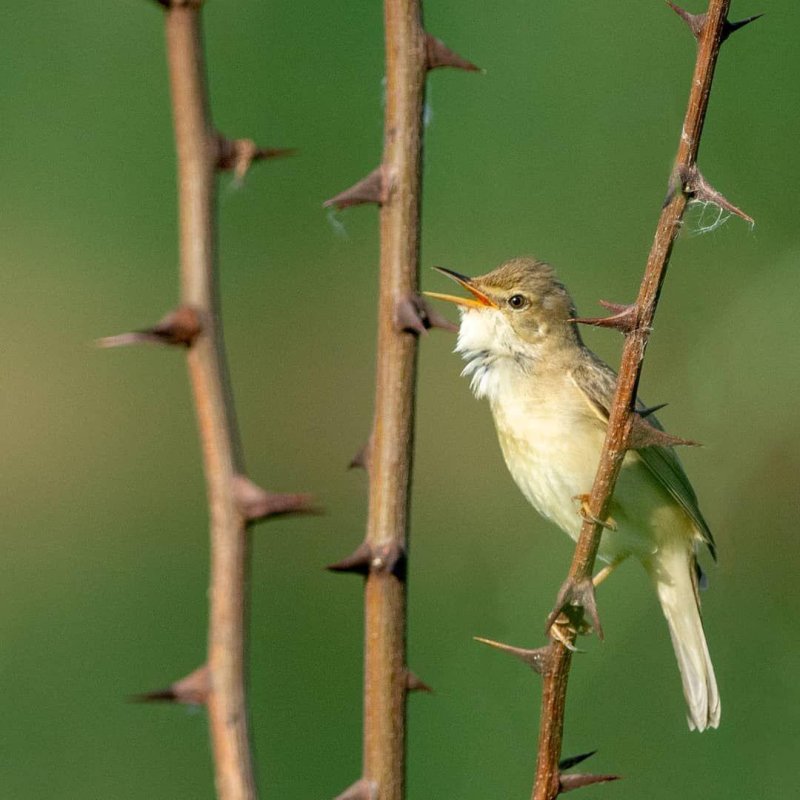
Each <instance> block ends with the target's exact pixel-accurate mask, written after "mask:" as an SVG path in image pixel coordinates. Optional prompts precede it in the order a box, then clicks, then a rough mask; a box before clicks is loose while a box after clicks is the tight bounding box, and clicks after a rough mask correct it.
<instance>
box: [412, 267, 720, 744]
mask: <svg viewBox="0 0 800 800" xmlns="http://www.w3.org/2000/svg"><path fill="white" fill-rule="evenodd" d="M439 271H440V272H442V273H444V274H445V275H447V276H448V277H450V278H452V279H453V280H455V281H456V282H457V283H459V284H460V285H461V286H462V287H463V288H464V289H466V290H467V291H468V292H469V294H470V295H471V297H469V298H463V297H453V296H451V295H442V294H438V293H433V292H426V294H428V295H430V296H431V297H437V298H439V299H441V300H448V301H450V302H452V303H456V304H458V306H459V308H460V311H461V326H460V328H459V334H458V344H457V346H456V351H457V352H458V353H460V354H461V355H462V356H463V358H464V360H465V361H466V362H467V365H466V367H465V368H464V371H463V373H462V374H464V375H466V376H468V377H469V378H470V385H471V388H472V391H473V392H474V394H475V396H476V397H477V398H486V399H487V400H488V401H489V405H490V407H491V410H492V415H493V417H494V422H495V427H496V429H497V435H498V438H499V441H500V447H501V448H502V451H503V456H504V457H505V462H506V465H507V466H508V469H509V471H510V472H511V475H512V477H513V478H514V480H515V481H516V483H517V486H519V488H520V489H521V491H522V493H523V494H524V495H525V497H526V498H527V499H528V501H529V502H530V503H531V504H532V505H533V506H534V508H536V510H537V511H538V512H539V513H540V514H542V515H543V516H545V517H547V518H548V519H550V520H552V521H553V522H555V523H556V525H558V526H559V527H560V528H562V529H563V530H564V531H565V532H566V533H568V534H569V535H570V536H571V537H572V538H573V539H576V540H577V538H578V535H579V534H580V529H581V523H582V517H583V516H584V514H585V508H584V504H585V501H586V499H587V498H588V495H589V492H590V491H591V488H592V483H593V482H594V477H595V473H596V471H597V466H598V462H599V460H600V452H601V449H602V446H603V440H604V438H605V434H606V427H607V424H608V410H609V408H610V407H611V402H612V398H613V396H614V389H615V386H616V375H615V373H614V372H613V370H612V369H611V368H610V367H609V366H608V365H607V364H605V363H604V362H603V361H602V360H601V359H599V358H598V357H597V356H596V355H595V354H594V353H592V351H591V350H589V349H588V348H587V347H586V346H585V345H584V344H583V341H582V340H581V337H580V333H579V332H578V328H577V325H576V324H575V322H573V321H572V320H573V319H574V317H575V315H576V312H575V306H574V303H573V301H572V298H571V297H570V295H569V293H568V292H567V290H566V289H565V288H564V286H563V285H562V284H561V283H559V281H558V280H557V278H556V276H555V273H554V271H553V269H552V267H550V266H549V265H548V264H544V263H542V262H540V261H536V260H534V259H530V258H515V259H513V260H511V261H508V262H506V263H505V264H502V265H501V266H499V267H498V268H497V269H495V270H493V271H492V272H490V273H488V274H487V275H483V276H481V277H478V278H468V277H465V276H463V275H459V274H457V273H455V272H451V271H450V270H444V269H440V270H439ZM639 407H640V408H644V406H643V405H639ZM648 422H650V423H652V424H653V425H654V426H656V427H658V428H659V429H660V428H661V426H660V425H659V423H658V422H657V420H655V418H654V417H653V416H652V415H650V416H648ZM605 524H606V526H607V527H606V530H604V532H603V535H602V538H601V541H600V550H599V553H598V556H599V558H600V559H602V560H603V561H604V562H606V564H607V566H606V567H604V568H603V569H602V570H600V572H599V573H598V575H597V576H595V583H596V584H597V583H599V582H600V580H602V579H604V578H606V577H607V576H608V574H610V572H611V571H612V570H613V569H614V568H615V567H616V566H617V565H618V564H620V563H621V562H622V561H624V560H625V559H626V558H627V557H628V556H631V555H633V556H635V557H636V558H638V559H639V560H640V561H641V562H642V564H643V565H644V568H645V569H646V570H647V572H648V574H649V575H650V577H651V578H652V580H653V582H654V584H655V588H656V593H657V594H658V599H659V601H660V603H661V608H662V610H663V612H664V616H665V617H666V619H667V623H668V625H669V631H670V635H671V637H672V644H673V646H674V649H675V656H676V657H677V660H678V666H679V668H680V673H681V680H682V682H683V693H684V695H685V697H686V702H687V705H688V722H689V727H690V728H691V729H693V730H694V729H697V730H700V731H702V730H705V729H706V728H716V727H717V725H718V724H719V718H720V699H719V692H718V691H717V682H716V679H715V677H714V667H713V666H712V664H711V658H710V656H709V653H708V645H707V644H706V639H705V635H704V633H703V625H702V622H701V620H700V600H699V595H698V582H699V580H700V577H701V575H702V573H701V572H700V569H699V567H698V564H697V558H696V550H697V548H698V546H699V545H700V544H705V545H706V546H707V547H708V548H709V550H710V551H711V554H712V556H713V555H714V540H713V538H712V536H711V531H710V530H709V528H708V524H707V523H706V521H705V519H703V515H702V514H701V513H700V508H699V507H698V503H697V496H696V495H695V493H694V490H693V489H692V486H691V484H690V483H689V479H688V478H687V476H686V473H685V472H684V469H683V466H682V465H681V463H680V461H679V460H678V457H677V456H676V455H675V452H674V450H673V449H672V448H671V447H659V446H650V447H643V448H641V449H639V450H630V451H628V453H627V454H626V456H625V460H624V462H623V466H622V470H621V472H620V476H619V480H618V483H617V487H616V490H615V492H614V496H613V498H612V502H611V518H610V519H609V520H608V521H607V522H606V523H605Z"/></svg>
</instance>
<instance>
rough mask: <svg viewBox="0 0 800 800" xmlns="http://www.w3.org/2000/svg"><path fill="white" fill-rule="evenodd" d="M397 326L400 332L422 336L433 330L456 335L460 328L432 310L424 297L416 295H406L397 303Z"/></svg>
mask: <svg viewBox="0 0 800 800" xmlns="http://www.w3.org/2000/svg"><path fill="white" fill-rule="evenodd" d="M395 326H396V327H397V328H398V329H399V330H402V331H407V332H409V333H416V334H421V335H424V334H427V332H428V331H429V330H430V329H431V328H441V329H442V330H446V331H451V332H454V333H455V332H457V331H458V326H456V325H454V324H453V323H452V322H450V320H448V319H447V318H446V317H444V316H442V315H441V314H440V313H439V312H438V311H436V310H435V309H433V308H431V306H430V305H429V304H428V302H427V300H425V298H424V297H420V295H418V294H415V293H412V294H408V295H405V296H404V297H402V298H401V299H400V300H399V301H398V302H397V305H396V306H395Z"/></svg>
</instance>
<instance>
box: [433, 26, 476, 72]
mask: <svg viewBox="0 0 800 800" xmlns="http://www.w3.org/2000/svg"><path fill="white" fill-rule="evenodd" d="M425 58H426V63H427V66H428V69H429V70H431V69H437V68H438V67H454V68H455V69H463V70H466V71H467V72H483V70H482V69H481V68H480V67H476V66H475V65H474V64H473V63H472V62H471V61H467V59H466V58H464V57H463V56H460V55H459V54H458V53H456V52H455V51H454V50H451V49H450V48H449V47H448V46H447V45H446V44H445V43H444V42H443V41H442V40H441V39H437V38H436V37H435V36H431V35H430V34H429V33H426V34H425Z"/></svg>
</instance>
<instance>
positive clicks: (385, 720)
mask: <svg viewBox="0 0 800 800" xmlns="http://www.w3.org/2000/svg"><path fill="white" fill-rule="evenodd" d="M384 28H385V29H384V33H385V41H386V109H385V117H384V145H383V160H382V170H383V176H384V181H383V183H384V189H383V192H384V202H383V204H382V206H381V213H380V226H381V255H380V280H379V290H378V342H377V364H376V377H375V411H374V414H375V419H374V422H373V426H372V434H371V437H370V438H371V442H370V452H369V466H370V468H369V477H370V483H369V511H368V516H367V536H366V541H367V544H368V545H369V546H370V548H371V550H372V551H373V553H375V552H377V551H379V550H385V549H388V550H389V551H390V552H393V553H402V554H403V555H404V554H405V553H406V551H407V536H408V510H409V495H410V485H411V461H412V448H413V436H414V428H413V420H414V390H415V383H416V361H417V337H416V336H415V335H414V334H413V333H407V332H404V331H402V330H400V329H398V326H397V325H396V323H395V321H396V313H397V306H398V304H399V303H400V302H401V301H402V299H403V298H405V297H406V296H408V295H409V294H416V292H417V288H418V275H419V240H420V234H419V215H420V194H421V192H420V188H421V187H420V182H421V178H420V172H421V163H422V158H421V153H422V108H423V103H424V94H425V75H426V71H427V68H426V58H427V56H426V49H425V33H424V31H423V29H422V19H421V10H420V3H419V0H385V3H384ZM372 563H373V565H375V560H374V559H373V562H372ZM404 573H405V570H403V571H402V573H400V574H398V573H397V571H396V570H392V571H389V570H386V569H375V568H374V566H373V567H372V568H371V569H370V573H369V574H368V576H367V580H366V584H365V587H364V626H365V652H364V756H363V757H364V764H363V778H364V779H365V780H366V781H367V782H368V783H370V784H372V785H374V786H375V787H376V792H375V797H376V798H377V799H378V800H400V798H402V797H403V795H404V784H405V736H406V730H405V728H406V698H407V694H408V686H407V672H408V671H407V667H406V585H405V574H404Z"/></svg>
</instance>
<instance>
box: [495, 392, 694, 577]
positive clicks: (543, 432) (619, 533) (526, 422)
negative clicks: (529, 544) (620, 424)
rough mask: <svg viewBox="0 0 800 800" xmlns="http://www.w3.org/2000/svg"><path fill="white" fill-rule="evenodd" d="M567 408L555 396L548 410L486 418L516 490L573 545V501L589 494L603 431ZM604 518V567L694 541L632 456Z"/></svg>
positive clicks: (499, 411)
mask: <svg viewBox="0 0 800 800" xmlns="http://www.w3.org/2000/svg"><path fill="white" fill-rule="evenodd" d="M571 401H572V397H569V396H567V397H563V396H562V397H561V398H559V400H558V401H557V402H553V403H552V404H541V403H538V404H536V405H535V406H530V405H529V406H527V407H522V408H511V409H509V408H507V407H506V408H503V407H500V406H496V405H495V404H493V407H492V411H493V415H494V419H495V425H496V427H497V432H498V438H499V440H500V445H501V448H502V451H503V456H504V458H505V461H506V465H507V466H508V469H509V472H510V473H511V475H512V477H513V478H514V481H515V482H516V484H517V486H519V488H520V490H521V491H522V493H523V495H525V497H526V498H527V500H528V501H529V502H530V503H531V505H533V506H534V508H536V510H537V511H538V512H539V513H540V514H542V515H543V516H544V517H547V518H548V519H550V520H552V521H553V522H554V523H555V524H556V525H558V526H559V527H560V528H561V529H562V530H564V531H565V532H566V533H567V534H569V535H570V536H571V537H572V538H573V539H576V540H577V538H578V535H579V534H580V529H581V525H582V523H583V519H582V517H581V514H580V500H579V497H580V496H581V495H587V494H588V493H589V492H590V491H591V488H592V483H593V482H594V477H595V473H596V471H597V465H598V462H599V460H600V451H601V449H602V445H603V439H604V436H605V429H604V427H603V426H602V425H601V424H599V423H598V422H597V421H595V420H594V419H592V418H591V416H590V415H588V414H586V413H585V407H584V405H582V404H581V403H575V405H574V406H571V405H570V402H571ZM582 402H583V401H582ZM611 517H612V519H613V521H614V523H615V524H616V530H615V531H612V530H606V531H604V533H603V536H602V539H601V543H600V550H599V553H598V555H599V557H600V558H601V559H603V560H604V561H615V560H618V559H621V558H625V557H626V556H628V555H635V556H637V557H638V558H640V559H641V560H647V559H648V558H649V557H650V556H652V554H653V553H654V552H655V551H656V550H657V549H658V548H659V546H660V545H662V544H664V543H665V542H666V540H674V538H675V537H678V538H680V539H684V540H690V539H691V537H692V536H693V529H692V526H691V524H690V521H689V519H688V517H687V516H686V514H685V513H684V512H683V510H682V509H681V508H680V507H679V506H678V505H677V504H676V503H675V502H674V501H673V500H672V498H671V497H670V496H669V494H668V493H667V492H666V491H665V490H664V489H663V488H662V487H661V486H660V484H658V482H657V481H656V479H655V478H654V476H653V475H652V474H651V473H650V472H649V470H648V469H647V467H646V466H645V465H644V463H643V462H642V461H641V459H640V458H639V456H638V455H637V454H636V453H628V454H627V455H626V457H625V461H624V462H623V467H622V471H621V472H620V476H619V480H618V482H617V487H616V490H615V493H614V498H613V500H612V505H611Z"/></svg>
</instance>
